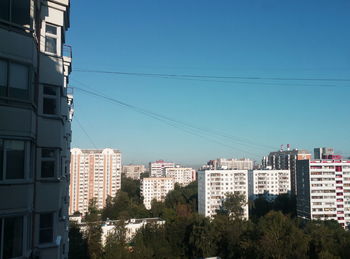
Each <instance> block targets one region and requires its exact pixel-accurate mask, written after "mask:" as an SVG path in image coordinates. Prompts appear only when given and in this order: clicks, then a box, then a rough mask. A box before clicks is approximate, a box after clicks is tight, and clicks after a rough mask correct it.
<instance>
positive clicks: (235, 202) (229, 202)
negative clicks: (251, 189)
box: [217, 193, 246, 219]
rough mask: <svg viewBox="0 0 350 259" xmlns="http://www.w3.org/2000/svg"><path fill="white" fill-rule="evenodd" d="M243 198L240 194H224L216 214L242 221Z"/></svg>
mask: <svg viewBox="0 0 350 259" xmlns="http://www.w3.org/2000/svg"><path fill="white" fill-rule="evenodd" d="M245 205H246V201H245V196H244V194H241V193H226V195H225V199H224V200H223V201H222V204H221V206H220V209H219V210H218V211H217V213H218V214H221V215H227V216H230V217H233V218H234V219H242V218H243V216H244V206H245Z"/></svg>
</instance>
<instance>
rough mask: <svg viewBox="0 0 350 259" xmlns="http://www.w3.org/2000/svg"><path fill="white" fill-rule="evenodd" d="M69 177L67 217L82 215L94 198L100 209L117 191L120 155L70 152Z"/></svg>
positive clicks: (97, 152) (107, 149) (102, 151)
mask: <svg viewBox="0 0 350 259" xmlns="http://www.w3.org/2000/svg"><path fill="white" fill-rule="evenodd" d="M70 174H71V176H70V189H69V195H70V200H69V214H70V215H71V214H73V213H74V212H76V211H79V212H81V213H84V214H85V213H86V212H87V211H88V206H89V201H90V200H91V199H93V198H95V199H96V205H97V207H98V208H99V209H102V208H103V207H104V206H105V205H106V199H107V197H108V196H111V197H114V196H115V195H116V193H117V191H118V190H119V189H120V184H121V183H120V181H121V153H120V152H119V151H118V150H114V149H110V148H106V149H100V150H98V149H79V148H73V149H72V150H71V164H70Z"/></svg>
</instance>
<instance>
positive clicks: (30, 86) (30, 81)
mask: <svg viewBox="0 0 350 259" xmlns="http://www.w3.org/2000/svg"><path fill="white" fill-rule="evenodd" d="M0 61H2V62H4V63H5V66H6V82H5V86H4V88H5V94H4V95H1V94H0V98H6V99H11V100H16V101H21V102H32V101H33V100H32V99H33V91H32V90H33V88H34V87H33V84H34V82H33V78H34V71H33V69H32V68H31V66H30V65H29V64H26V63H23V62H17V61H13V60H10V59H4V58H0ZM11 64H14V65H20V66H23V67H26V69H27V79H28V80H27V87H26V91H27V94H26V97H25V98H19V97H16V96H11V95H10V88H12V89H16V88H15V87H11V86H10V74H11Z"/></svg>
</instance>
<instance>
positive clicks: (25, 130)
mask: <svg viewBox="0 0 350 259" xmlns="http://www.w3.org/2000/svg"><path fill="white" fill-rule="evenodd" d="M69 13H70V2H69V0H52V1H51V0H42V1H35V0H19V1H18V0H16V1H15V0H1V1H0V258H1V259H4V258H38V259H46V258H68V247H69V244H68V200H69V198H68V187H69V170H68V168H69V159H70V155H69V150H70V142H71V119H72V115H73V99H72V95H71V93H72V92H71V91H70V89H69V88H68V76H69V74H70V71H71V61H72V59H71V58H72V56H71V49H70V47H69V46H67V45H64V43H65V39H66V38H68V37H67V35H66V30H67V29H68V28H69V26H70V21H69Z"/></svg>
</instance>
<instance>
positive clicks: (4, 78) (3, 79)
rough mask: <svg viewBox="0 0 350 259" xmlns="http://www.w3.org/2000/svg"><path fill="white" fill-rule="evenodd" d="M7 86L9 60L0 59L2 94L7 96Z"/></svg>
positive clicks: (0, 88)
mask: <svg viewBox="0 0 350 259" xmlns="http://www.w3.org/2000/svg"><path fill="white" fill-rule="evenodd" d="M0 2H1V1H0ZM0 10H1V6H0ZM6 86H7V62H6V61H4V60H0V96H6Z"/></svg>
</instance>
